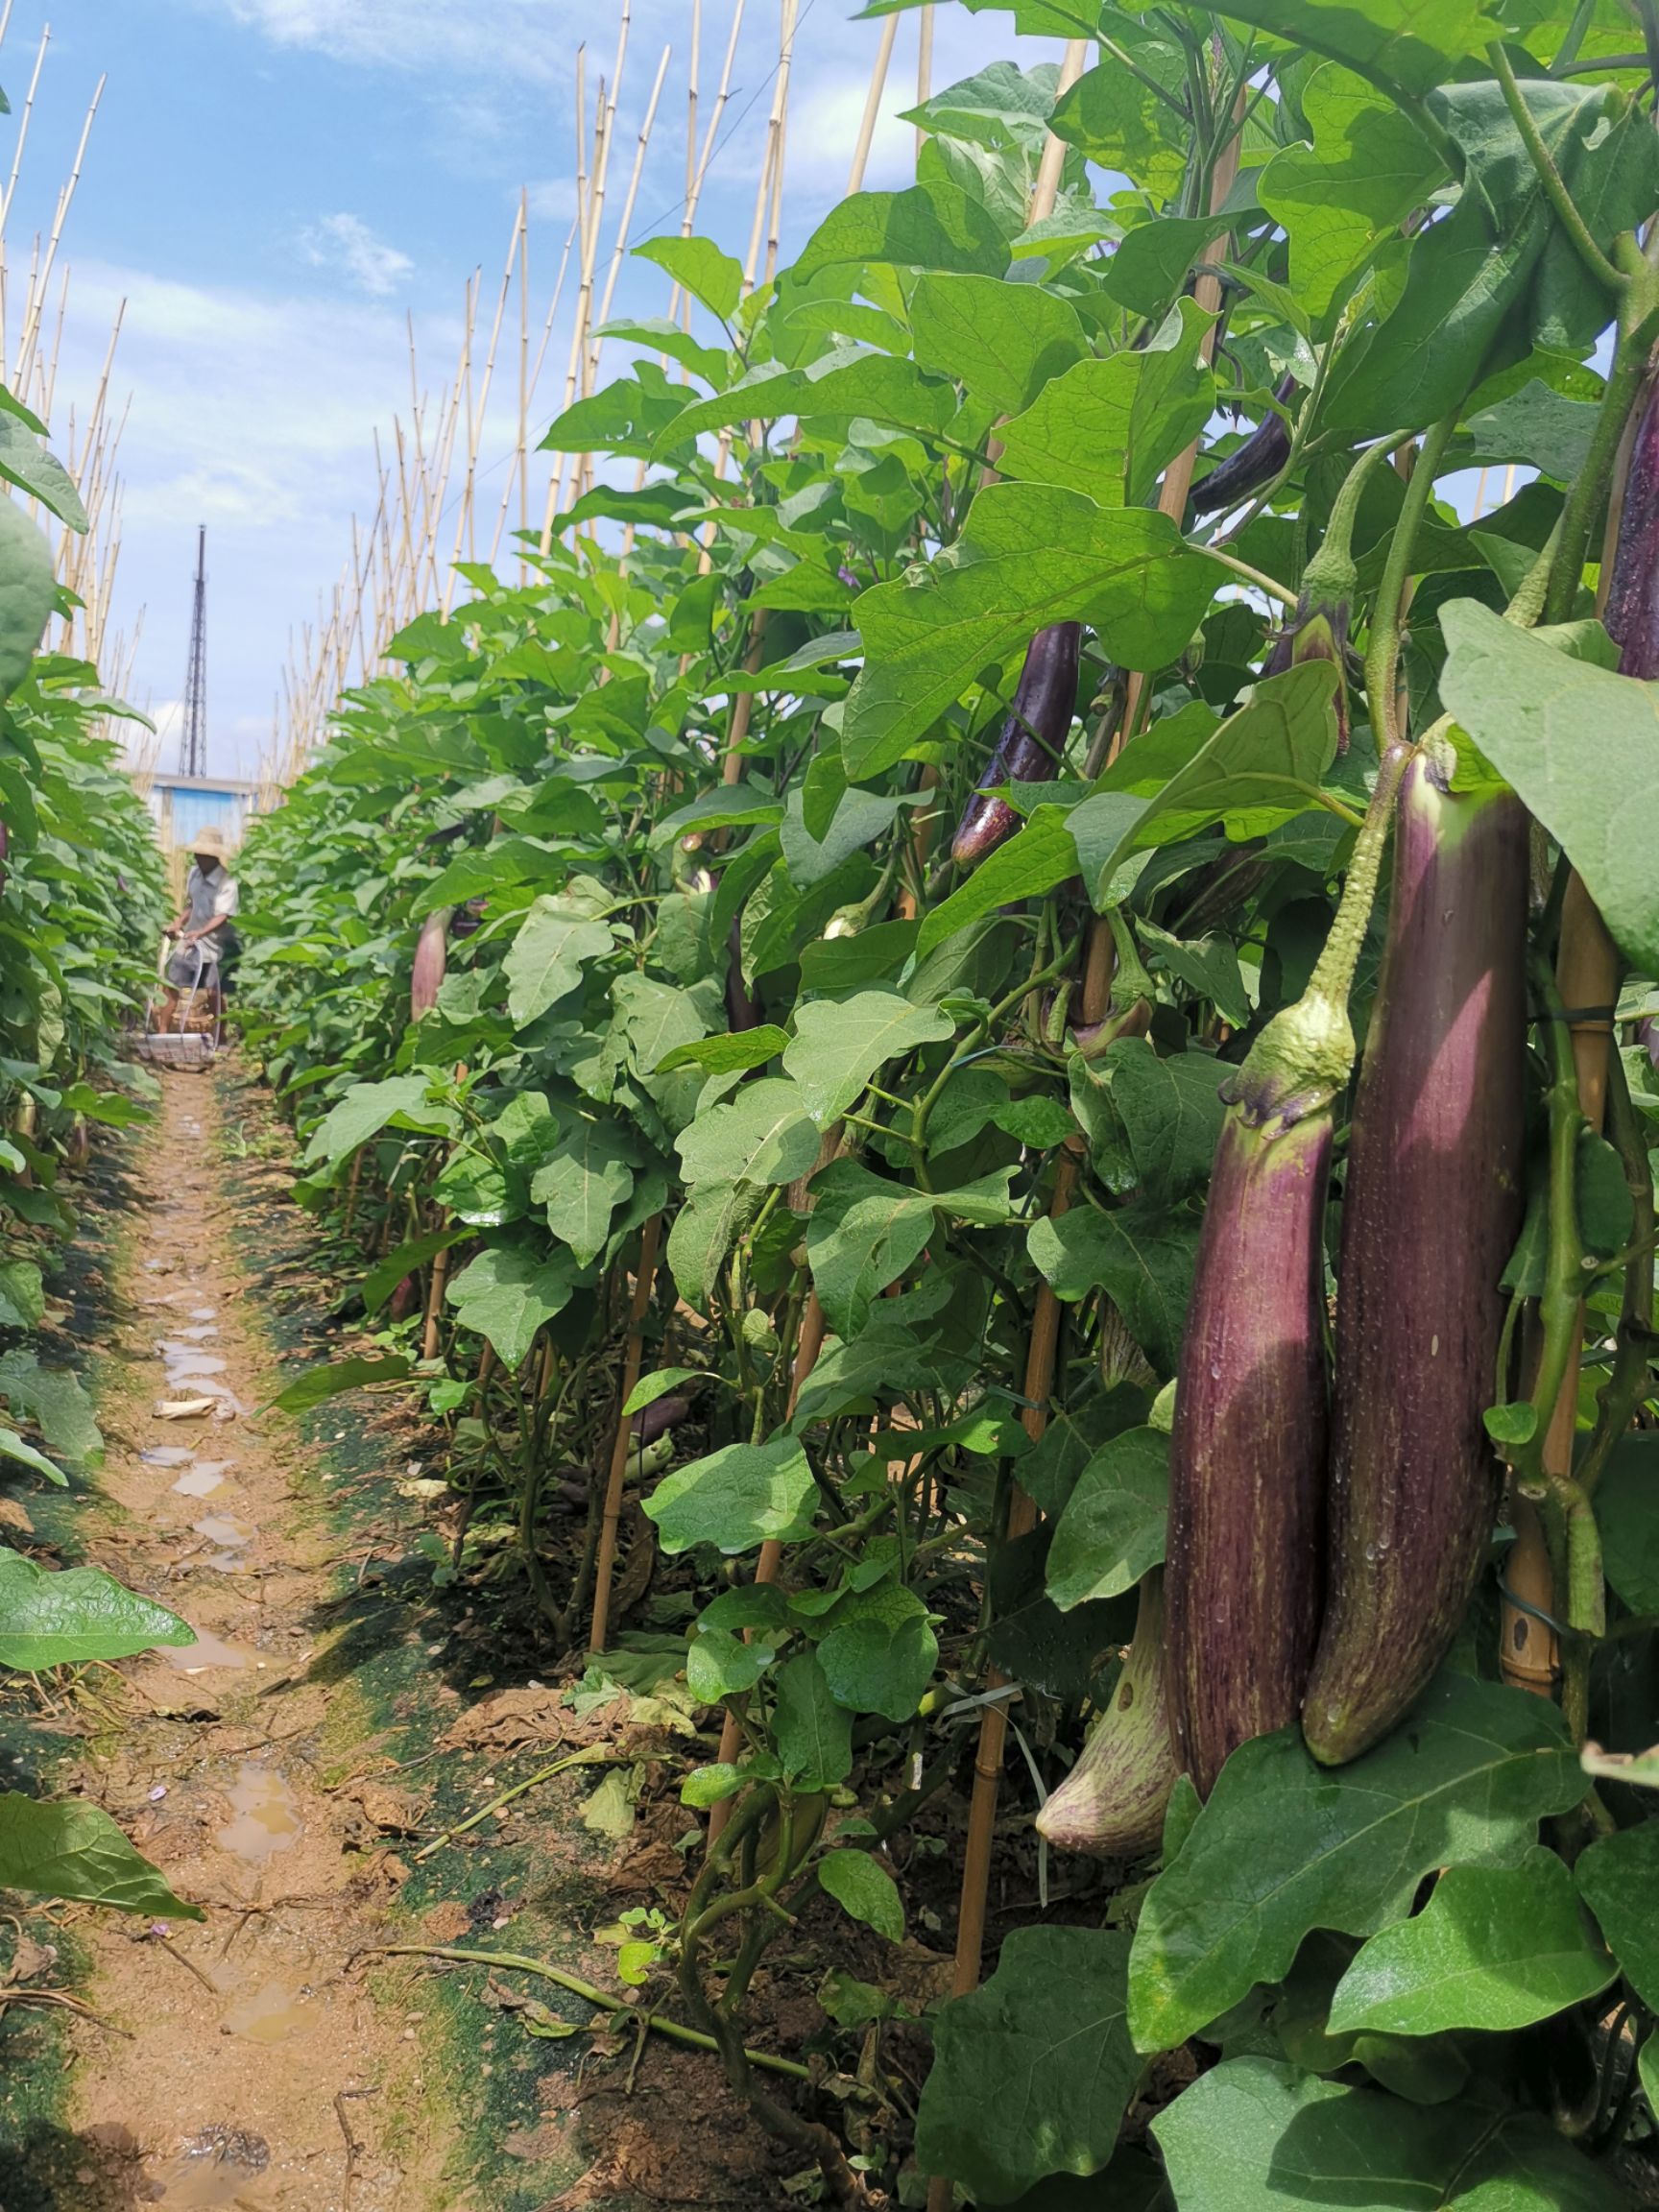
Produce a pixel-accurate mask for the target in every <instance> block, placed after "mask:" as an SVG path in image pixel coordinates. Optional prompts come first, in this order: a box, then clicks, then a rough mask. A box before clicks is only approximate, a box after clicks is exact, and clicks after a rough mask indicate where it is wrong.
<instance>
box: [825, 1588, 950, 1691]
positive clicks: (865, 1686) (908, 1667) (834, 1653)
mask: <svg viewBox="0 0 1659 2212" xmlns="http://www.w3.org/2000/svg"><path fill="white" fill-rule="evenodd" d="M938 1658H939V1640H938V1638H937V1637H936V1636H935V1635H934V1633H933V1629H932V1626H931V1624H930V1623H929V1622H928V1619H927V1608H926V1605H925V1604H924V1603H923V1602H922V1600H921V1599H920V1598H918V1597H917V1596H916V1593H915V1592H914V1591H913V1590H905V1589H903V1588H902V1587H901V1586H900V1584H898V1583H897V1582H879V1583H878V1584H877V1586H876V1588H875V1589H874V1590H854V1591H851V1592H849V1594H848V1595H847V1596H846V1597H845V1598H843V1599H841V1600H840V1601H839V1603H838V1604H837V1605H836V1606H835V1608H834V1611H833V1612H832V1613H831V1614H830V1616H829V1626H828V1628H827V1629H826V1631H825V1633H824V1636H823V1637H822V1639H821V1641H820V1643H819V1646H818V1663H819V1665H820V1666H821V1667H822V1668H823V1670H824V1679H825V1680H826V1681H827V1682H828V1683H829V1694H830V1695H831V1696H832V1697H833V1698H834V1700H835V1702H836V1704H837V1705H845V1706H846V1707H847V1709H848V1710H849V1712H853V1713H881V1714H884V1715H885V1716H886V1718H887V1719H889V1720H911V1719H914V1718H915V1716H916V1709H917V1706H918V1705H919V1703H920V1702H921V1698H922V1695H923V1693H924V1692H925V1691H926V1688H927V1686H928V1684H929V1683H930V1682H931V1680H932V1678H933V1669H934V1667H935V1665H936V1664H937V1662H938Z"/></svg>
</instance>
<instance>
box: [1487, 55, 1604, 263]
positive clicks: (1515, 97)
mask: <svg viewBox="0 0 1659 2212" xmlns="http://www.w3.org/2000/svg"><path fill="white" fill-rule="evenodd" d="M1486 59H1487V60H1489V61H1490V62H1491V64H1492V73H1493V75H1494V76H1495V77H1496V78H1497V80H1498V82H1499V84H1501V85H1502V86H1503V100H1504V105H1505V106H1506V107H1507V108H1508V109H1509V113H1510V115H1511V117H1512V118H1513V120H1514V124H1515V128H1516V130H1517V131H1519V132H1520V133H1521V142H1522V144H1523V145H1524V146H1525V147H1526V149H1527V155H1528V156H1529V157H1530V159H1531V163H1532V166H1533V168H1534V169H1536V170H1537V172H1538V181H1539V182H1540V183H1541V184H1542V185H1543V187H1544V197H1545V198H1546V199H1547V200H1548V201H1549V203H1550V204H1551V207H1552V208H1553V209H1554V210H1555V217H1556V220H1557V221H1558V222H1559V223H1560V225H1561V228H1563V229H1564V230H1565V231H1566V233H1567V235H1568V237H1569V238H1570V239H1571V240H1572V242H1573V248H1574V251H1575V252H1576V254H1577V256H1578V258H1579V260H1580V261H1582V262H1583V264H1584V266H1585V268H1586V269H1588V270H1589V272H1590V274H1591V276H1594V277H1595V279H1596V281H1597V282H1598V283H1599V284H1601V285H1604V286H1605V287H1606V289H1607V290H1608V291H1609V292H1613V293H1619V292H1623V291H1626V290H1628V288H1629V284H1630V279H1629V277H1628V276H1626V275H1625V274H1624V272H1623V270H1622V269H1615V268H1614V266H1613V264H1612V262H1611V261H1609V260H1608V258H1607V256H1606V254H1605V253H1603V252H1602V251H1601V249H1600V247H1599V246H1598V245H1597V243H1596V241H1595V239H1594V238H1592V237H1591V235H1590V228H1589V225H1588V224H1587V223H1586V222H1585V220H1584V218H1583V216H1582V215H1581V214H1580V213H1579V212H1578V208H1577V204H1576V203H1575V200H1574V198H1573V195H1572V193H1571V192H1569V191H1568V189H1567V180H1566V179H1565V178H1564V177H1563V176H1562V174H1561V172H1560V170H1559V169H1557V168H1556V166H1555V157H1554V156H1553V155H1552V154H1551V151H1550V149H1549V147H1548V146H1546V145H1545V143H1544V134H1543V132H1541V131H1540V130H1539V128H1538V121H1537V118H1536V116H1534V114H1533V112H1532V110H1531V108H1528V107H1527V100H1526V95H1525V94H1524V93H1523V92H1522V90H1521V87H1520V85H1519V84H1517V83H1516V81H1515V71H1514V69H1513V68H1512V67H1511V66H1510V62H1509V57H1508V55H1507V54H1505V53H1504V51H1503V41H1502V40H1501V39H1497V38H1495V39H1494V40H1493V41H1492V43H1491V45H1490V46H1488V47H1487V49H1486Z"/></svg>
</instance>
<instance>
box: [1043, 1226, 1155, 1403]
mask: <svg viewBox="0 0 1659 2212" xmlns="http://www.w3.org/2000/svg"><path fill="white" fill-rule="evenodd" d="M1026 1241H1027V1244H1028V1246H1029V1248H1030V1253H1031V1258H1032V1261H1033V1262H1035V1264H1036V1266H1037V1268H1038V1270H1039V1271H1040V1272H1041V1273H1042V1274H1043V1275H1045V1276H1046V1277H1047V1279H1048V1282H1049V1283H1050V1284H1051V1285H1052V1286H1053V1288H1054V1291H1055V1293H1056V1295H1057V1296H1058V1297H1061V1298H1064V1299H1066V1300H1068V1301H1071V1300H1074V1299H1078V1298H1087V1297H1088V1296H1090V1294H1091V1293H1092V1292H1093V1291H1095V1290H1099V1289H1104V1290H1105V1292H1106V1294H1107V1296H1108V1297H1109V1298H1111V1300H1112V1301H1113V1303H1114V1305H1116V1306H1117V1308H1118V1311H1119V1312H1120V1313H1121V1314H1122V1316H1123V1318H1124V1320H1125V1321H1126V1322H1127V1323H1128V1325H1129V1334H1131V1335H1132V1336H1133V1337H1134V1339H1135V1341H1136V1343H1137V1344H1139V1345H1140V1347H1141V1349H1142V1352H1144V1353H1145V1355H1146V1357H1147V1358H1148V1359H1149V1360H1150V1361H1151V1362H1152V1364H1153V1366H1154V1367H1156V1368H1157V1369H1158V1371H1159V1373H1160V1374H1162V1375H1172V1374H1173V1373H1174V1371H1175V1361H1176V1358H1177V1356H1178V1354H1179V1352H1180V1349H1181V1330H1182V1325H1183V1323H1184V1322H1185V1320H1186V1317H1187V1301H1188V1299H1189V1298H1190V1296H1191V1292H1192V1265H1193V1262H1194V1261H1195V1260H1196V1258H1197V1253H1198V1224H1197V1219H1196V1216H1195V1215H1189V1214H1181V1213H1168V1212H1166V1211H1165V1210H1164V1209H1163V1208H1161V1207H1158V1206H1154V1205H1141V1204H1136V1205H1132V1206H1123V1207H1119V1208H1118V1211H1117V1212H1116V1213H1112V1214H1103V1213H1099V1212H1097V1211H1096V1210H1095V1209H1094V1207H1093V1206H1074V1207H1073V1208H1072V1210H1071V1211H1070V1214H1062V1215H1060V1217H1059V1218H1058V1219H1057V1220H1056V1219H1055V1218H1053V1217H1052V1216H1051V1215H1049V1214H1045V1215H1044V1216H1043V1218H1042V1219H1041V1220H1040V1221H1034V1222H1033V1223H1032V1225H1031V1228H1030V1231H1029V1234H1028V1236H1027V1238H1026Z"/></svg>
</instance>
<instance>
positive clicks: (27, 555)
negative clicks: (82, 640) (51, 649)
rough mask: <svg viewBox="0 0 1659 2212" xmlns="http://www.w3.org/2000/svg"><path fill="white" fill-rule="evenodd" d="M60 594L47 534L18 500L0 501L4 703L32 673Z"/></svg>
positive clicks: (0, 680) (0, 692)
mask: <svg viewBox="0 0 1659 2212" xmlns="http://www.w3.org/2000/svg"><path fill="white" fill-rule="evenodd" d="M57 589H58V579H57V576H56V574H55V573H54V569H53V564H52V548H51V546H50V545H49V544H48V543H47V541H46V537H45V533H44V532H43V531H40V530H37V529H36V526H35V524H34V523H33V522H31V521H30V519H29V517H28V516H27V515H25V514H24V512H23V510H22V508H21V507H20V506H19V505H18V504H17V502H16V501H15V500H14V499H4V498H0V699H4V698H8V697H10V695H11V694H12V692H13V691H15V690H16V688H17V686H18V685H19V684H21V683H22V681H23V679H24V677H25V676H26V675H27V674H28V671H29V662H30V661H31V659H32V658H33V657H34V652H35V648H36V645H38V644H39V642H40V633H41V631H42V630H44V629H45V627H46V623H47V620H48V618H49V616H50V615H51V613H52V608H53V604H54V601H55V599H56V596H57Z"/></svg>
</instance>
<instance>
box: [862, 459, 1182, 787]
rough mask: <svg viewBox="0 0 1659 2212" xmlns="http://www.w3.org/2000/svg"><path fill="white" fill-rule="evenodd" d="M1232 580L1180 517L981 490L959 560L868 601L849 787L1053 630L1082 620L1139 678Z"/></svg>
mask: <svg viewBox="0 0 1659 2212" xmlns="http://www.w3.org/2000/svg"><path fill="white" fill-rule="evenodd" d="M1220 579H1221V572H1220V571H1219V570H1217V569H1216V568H1215V566H1214V564H1213V563H1211V562H1208V561H1206V560H1205V559H1204V557H1203V555H1202V554H1199V553H1195V552H1193V551H1191V550H1190V548H1189V547H1188V546H1186V545H1185V544H1184V543H1183V542H1182V540H1181V537H1180V533H1179V532H1178V531H1177V530H1176V528H1175V525H1174V524H1173V523H1172V522H1171V521H1169V519H1168V518H1167V517H1166V516H1163V515H1157V514H1152V513H1149V512H1148V511H1146V510H1144V509H1142V508H1129V507H1126V508H1118V509H1116V510H1108V509H1105V508H1100V507H1096V506H1095V504H1094V501H1093V500H1092V499H1088V498H1085V497H1084V496H1083V494H1082V493H1077V492H1070V491H1064V490H1062V489H1061V488H1060V487H1058V486H1056V485H1050V484H996V485H993V486H991V487H990V489H989V490H987V491H984V492H981V493H979V495H978V497H977V498H976V499H975V500H974V505H973V507H972V508H971V509H970V511H969V515H968V518H967V521H966V522H965V523H964V525H963V529H962V534H961V536H960V537H959V538H958V539H957V541H956V542H955V544H954V545H953V546H952V547H951V548H950V553H949V554H948V555H942V556H940V558H939V559H937V560H935V561H934V562H933V563H932V564H931V565H930V566H928V567H926V568H919V569H916V570H914V571H912V572H911V575H910V576H908V577H906V578H905V579H903V580H902V581H900V582H898V583H893V584H878V585H877V586H875V587H874V588H873V589H871V590H868V591H866V592H865V593H864V594H863V596H862V597H861V598H860V599H859V600H858V601H857V604H856V609H855V613H856V618H857V623H858V631H859V635H860V636H861V637H862V638H863V640H864V654H865V659H864V666H863V669H862V671H861V672H860V674H859V676H858V680H857V682H856V683H855V684H854V686H853V694H852V697H851V698H850V699H849V700H848V702H847V710H846V714H845V717H844V719H843V722H842V752H843V757H844V758H845V760H846V763H847V773H848V775H849V776H855V777H857V778H858V779H860V780H861V781H862V780H865V779H868V778H869V777H872V776H874V775H876V774H878V772H879V771H880V770H881V769H883V768H890V767H891V766H892V765H893V764H894V763H895V762H896V761H898V760H902V758H903V757H904V756H905V754H906V753H907V752H908V751H909V749H910V747H911V746H912V745H913V744H914V743H915V742H916V740H917V739H918V738H920V737H924V736H926V734H927V733H929V732H930V731H931V730H932V729H933V727H934V725H935V724H936V723H937V722H938V721H939V720H940V718H941V717H942V716H943V715H944V714H945V713H946V711H947V709H950V707H952V706H953V705H954V704H955V702H956V701H957V700H958V699H960V698H961V696H962V694H963V693H964V692H965V691H966V690H967V688H968V686H969V685H970V684H972V683H974V681H975V680H976V678H977V677H978V675H979V672H980V671H981V670H982V669H983V668H985V667H986V666H988V665H989V664H991V663H994V662H1000V661H1006V660H1008V659H1009V658H1010V657H1011V656H1012V655H1013V654H1014V653H1016V652H1022V651H1023V650H1024V648H1025V646H1026V644H1027V643H1028V642H1029V640H1030V637H1031V635H1032V633H1033V632H1034V631H1035V630H1038V629H1040V628H1041V627H1042V626H1043V625H1044V624H1045V623H1051V622H1058V621H1064V620H1072V619H1074V620H1079V621H1085V622H1089V623H1091V624H1092V625H1093V626H1094V629H1095V630H1096V631H1097V632H1098V633H1099V637H1100V643H1101V647H1102V650H1103V651H1104V652H1106V653H1107V654H1109V655H1110V656H1111V658H1112V659H1113V660H1115V661H1121V662H1122V663H1123V664H1124V665H1125V666H1126V667H1131V668H1155V667H1158V666H1160V665H1162V663H1163V662H1164V661H1166V660H1167V659H1169V658H1170V656H1171V655H1172V654H1175V653H1177V652H1179V651H1180V650H1181V649H1182V647H1183V646H1184V645H1185V644H1186V642H1187V640H1188V639H1189V638H1190V637H1191V635H1192V633H1193V631H1194V630H1195V629H1196V628H1197V627H1198V623H1199V621H1200V619H1201V618H1202V616H1203V614H1204V611H1205V609H1206V608H1207V607H1208V606H1209V604H1210V601H1211V598H1212V596H1213V595H1214V591H1215V589H1216V588H1217V586H1218V584H1219V582H1220Z"/></svg>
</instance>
